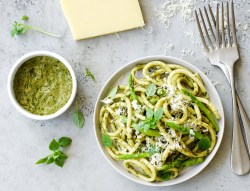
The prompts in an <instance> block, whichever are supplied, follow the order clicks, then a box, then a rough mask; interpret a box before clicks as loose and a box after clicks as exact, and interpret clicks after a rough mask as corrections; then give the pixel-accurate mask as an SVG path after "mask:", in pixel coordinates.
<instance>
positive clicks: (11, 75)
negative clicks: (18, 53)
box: [7, 51, 77, 120]
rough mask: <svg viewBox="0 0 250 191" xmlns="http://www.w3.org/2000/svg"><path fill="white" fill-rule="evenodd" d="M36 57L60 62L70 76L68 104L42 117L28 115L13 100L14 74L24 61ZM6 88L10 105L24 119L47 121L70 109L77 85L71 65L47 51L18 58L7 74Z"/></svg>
mask: <svg viewBox="0 0 250 191" xmlns="http://www.w3.org/2000/svg"><path fill="white" fill-rule="evenodd" d="M36 56H50V57H53V58H55V59H57V60H59V61H61V62H62V63H63V64H64V65H65V66H66V67H67V69H68V70H69V72H70V75H71V77H72V93H71V96H70V98H69V100H68V102H67V103H66V104H65V105H64V106H63V107H62V108H61V109H59V110H58V111H57V112H55V113H53V114H50V115H44V116H41V115H36V114H33V113H30V112H29V111H27V110H25V109H23V108H22V106H21V105H20V104H19V103H18V102H17V100H16V98H15V94H14V90H13V80H14V77H15V75H16V72H17V70H18V69H19V67H20V66H21V65H22V64H23V63H24V62H25V61H27V60H29V59H31V58H34V57H36ZM7 88H8V94H9V97H10V100H11V102H12V104H13V105H14V106H15V108H16V109H17V110H18V111H19V112H20V113H22V114H23V115H25V116H26V117H29V118H31V119H35V120H48V119H52V118H55V117H58V116H59V115H61V114H62V113H64V112H65V111H66V110H67V109H68V108H69V107H70V105H71V104H72V102H73V101H74V99H75V96H76V90H77V83H76V76H75V73H74V71H73V69H72V67H71V65H70V64H69V62H68V61H67V60H65V59H64V58H63V57H62V56H60V55H58V54H56V53H53V52H49V51H35V52H30V53H28V54H25V55H24V56H22V57H21V58H19V59H18V60H17V61H16V63H15V64H14V65H13V67H12V69H11V71H10V73H9V77H8V85H7Z"/></svg>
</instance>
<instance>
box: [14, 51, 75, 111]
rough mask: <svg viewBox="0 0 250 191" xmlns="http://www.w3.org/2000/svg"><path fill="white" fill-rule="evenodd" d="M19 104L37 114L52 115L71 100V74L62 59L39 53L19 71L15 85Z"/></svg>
mask: <svg viewBox="0 0 250 191" xmlns="http://www.w3.org/2000/svg"><path fill="white" fill-rule="evenodd" d="M13 89H14V93H15V97H16V100H17V101H18V103H19V104H20V105H21V106H22V107H23V108H24V109H25V110H27V111H29V112H31V113H33V114H37V115H49V114H53V113H55V112H56V111H58V110H59V109H61V108H62V107H63V106H64V105H65V104H66V103H67V101H68V100H69V98H70V96H71V92H72V77H71V75H70V72H69V70H68V69H67V68H66V67H65V66H64V64H62V63H61V62H60V61H59V60H57V59H55V58H52V57H49V56H37V57H34V58H31V59H29V60H27V61H26V62H24V63H23V64H22V66H21V67H20V68H19V69H18V70H17V73H16V75H15V78H14V85H13Z"/></svg>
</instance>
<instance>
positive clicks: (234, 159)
mask: <svg viewBox="0 0 250 191" xmlns="http://www.w3.org/2000/svg"><path fill="white" fill-rule="evenodd" d="M227 67H228V72H229V76H230V81H231V91H232V99H233V140H232V153H231V168H232V171H233V172H234V173H235V174H237V175H244V174H247V173H248V172H249V169H250V161H249V156H248V152H247V149H246V145H245V143H244V140H243V136H242V132H241V129H240V121H239V116H238V110H237V101H236V91H235V84H234V74H233V69H234V68H233V67H234V63H232V64H230V65H229V64H227Z"/></svg>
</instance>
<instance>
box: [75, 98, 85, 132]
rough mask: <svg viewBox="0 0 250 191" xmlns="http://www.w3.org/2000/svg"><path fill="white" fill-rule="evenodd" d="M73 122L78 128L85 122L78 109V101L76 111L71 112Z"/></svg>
mask: <svg viewBox="0 0 250 191" xmlns="http://www.w3.org/2000/svg"><path fill="white" fill-rule="evenodd" d="M73 122H74V124H75V125H76V127H78V128H82V127H83V125H84V122H85V118H84V115H83V113H82V112H81V111H80V110H79V109H78V103H77V102H76V111H75V112H74V113H73Z"/></svg>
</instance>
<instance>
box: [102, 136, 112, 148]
mask: <svg viewBox="0 0 250 191" xmlns="http://www.w3.org/2000/svg"><path fill="white" fill-rule="evenodd" d="M102 143H103V145H104V147H111V146H112V145H113V141H112V139H111V138H110V137H109V136H108V135H106V134H102Z"/></svg>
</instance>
